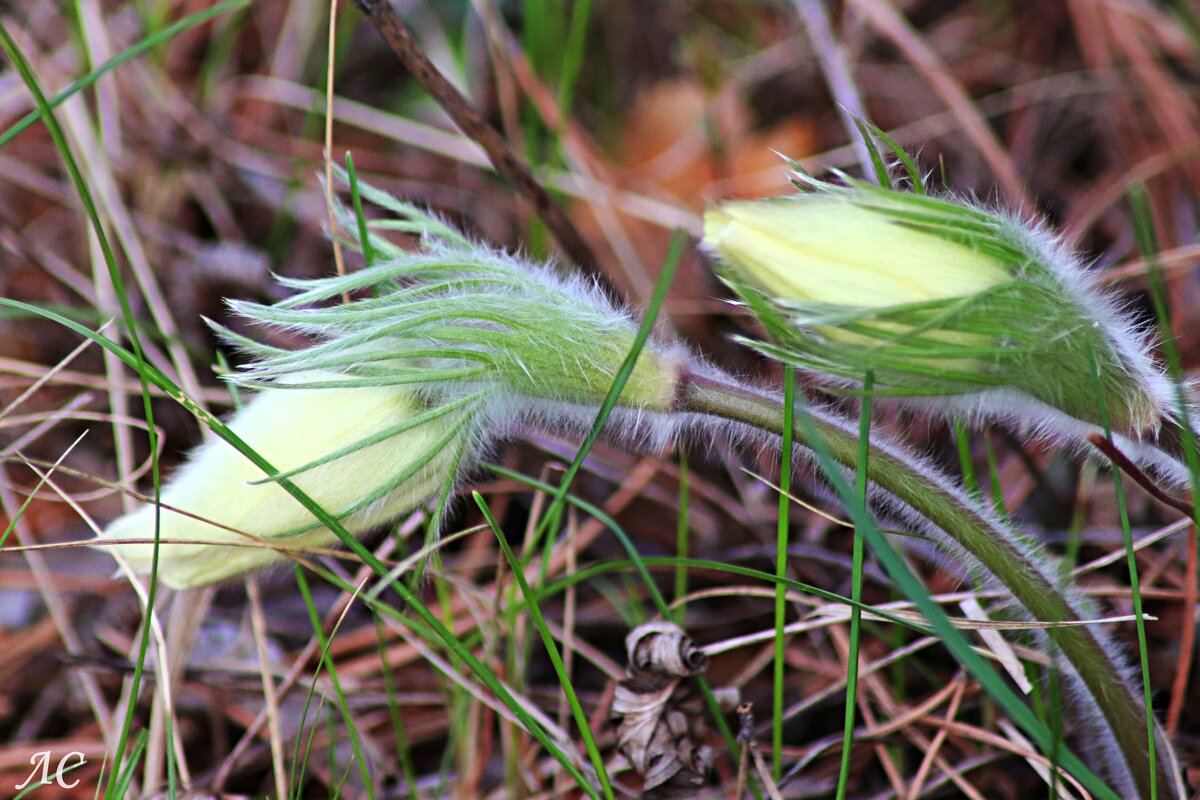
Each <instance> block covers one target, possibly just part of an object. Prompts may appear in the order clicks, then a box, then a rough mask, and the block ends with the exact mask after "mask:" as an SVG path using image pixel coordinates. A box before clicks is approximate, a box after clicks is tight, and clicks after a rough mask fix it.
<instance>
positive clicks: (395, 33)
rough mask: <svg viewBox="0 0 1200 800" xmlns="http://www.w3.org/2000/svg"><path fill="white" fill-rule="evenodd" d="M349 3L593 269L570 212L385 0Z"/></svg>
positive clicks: (577, 258) (595, 268)
mask: <svg viewBox="0 0 1200 800" xmlns="http://www.w3.org/2000/svg"><path fill="white" fill-rule="evenodd" d="M354 3H355V5H357V6H358V7H359V9H361V10H362V12H363V14H365V15H366V17H367V19H369V20H371V22H372V23H373V24H374V25H375V28H376V30H378V31H379V34H380V36H382V37H383V39H384V41H385V42H387V44H388V47H390V48H391V49H392V52H393V53H395V54H396V57H397V58H399V59H400V62H401V63H402V64H404V67H405V69H407V70H408V71H409V73H411V74H412V76H413V78H415V79H416V81H417V83H419V84H421V86H422V87H424V89H425V91H427V92H429V94H431V95H432V96H433V98H434V100H436V101H437V103H438V105H440V106H441V107H442V110H444V111H445V112H446V113H447V114H448V115H449V116H450V119H452V120H453V121H454V124H455V125H457V126H458V128H459V130H461V131H462V132H463V134H465V135H466V136H467V137H468V138H470V139H472V140H473V141H475V143H477V144H478V145H479V146H480V147H482V148H483V151H484V152H485V153H487V156H488V159H489V160H490V161H491V162H492V166H493V167H495V168H496V171H497V172H499V173H500V174H501V175H503V176H504V177H506V178H508V179H509V180H510V181H512V183H513V186H514V187H516V190H517V192H518V193H519V194H521V196H523V197H524V198H525V199H526V200H528V201H529V202H530V203H531V204H532V205H533V207H534V209H535V210H536V211H537V213H538V216H539V217H541V219H542V221H543V222H544V223H546V227H547V228H549V229H550V231H551V233H553V234H554V238H555V239H557V240H558V243H559V244H560V245H562V248H563V250H565V251H566V253H567V255H568V256H569V257H570V258H571V260H572V261H574V262H575V263H576V264H577V265H578V266H580V267H581V268H583V269H585V270H587V271H589V272H592V273H597V274H598V273H599V272H600V267H599V262H597V260H596V256H595V255H594V254H593V253H592V249H591V247H589V246H588V244H587V242H586V241H584V238H583V236H582V235H581V234H580V233H579V230H578V229H577V228H576V227H575V224H574V223H573V222H571V219H570V217H568V216H567V215H566V213H565V212H564V211H563V210H562V208H561V207H560V206H559V205H558V203H556V202H555V201H554V198H552V197H551V196H550V193H549V192H547V191H546V190H545V188H543V187H542V185H541V184H540V183H538V182H537V179H536V178H534V177H533V173H532V172H530V171H529V167H527V166H525V164H524V163H523V162H522V161H521V160H520V159H519V158H517V156H516V155H515V154H514V153H513V151H512V150H511V149H509V147H508V145H507V144H506V143H505V141H504V139H503V137H501V136H500V134H499V132H497V131H496V129H495V128H493V127H492V126H491V125H489V124H488V122H487V120H485V119H484V118H483V115H482V114H480V113H479V111H478V110H476V109H475V107H474V106H472V105H471V104H470V103H469V102H468V101H467V98H465V97H463V95H462V93H461V92H459V91H458V89H456V88H455V87H454V85H453V84H451V83H450V81H448V80H446V77H445V76H444V75H442V73H441V72H440V71H439V70H438V68H437V67H436V66H434V64H433V62H432V61H430V60H429V57H428V56H426V55H425V52H424V51H423V50H422V49H421V46H420V45H419V44H418V43H417V40H416V39H415V38H414V37H413V35H412V32H411V31H410V30H409V29H408V26H406V25H405V24H404V22H403V20H401V19H400V16H399V15H398V14H397V13H396V10H395V9H394V8H392V5H391V3H390V2H389V0H354Z"/></svg>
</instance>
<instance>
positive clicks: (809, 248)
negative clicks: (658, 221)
mask: <svg viewBox="0 0 1200 800" xmlns="http://www.w3.org/2000/svg"><path fill="white" fill-rule="evenodd" d="M704 237H705V241H706V242H707V243H708V244H709V245H710V246H711V247H713V248H714V249H715V250H716V252H717V254H718V255H720V256H721V258H722V259H724V260H725V262H726V263H728V264H730V265H731V266H732V267H733V268H734V269H736V271H737V274H738V276H739V277H741V278H743V279H745V280H747V281H749V282H751V283H753V284H755V285H756V286H757V288H759V289H761V290H763V291H764V292H767V293H768V294H770V295H772V296H774V297H776V298H780V299H784V300H803V301H808V302H814V303H830V304H837V305H847V306H865V307H869V308H878V307H883V306H894V305H903V304H906V303H918V302H922V301H926V300H941V299H947V298H953V297H964V296H967V295H971V294H974V293H976V292H980V291H983V290H985V289H988V288H991V287H992V286H995V285H997V284H1000V283H1002V282H1004V281H1006V280H1009V278H1010V276H1009V273H1008V271H1007V270H1006V269H1005V267H1004V265H1003V264H1002V263H1001V262H999V261H997V260H996V259H994V258H991V257H990V256H986V255H983V254H981V253H979V252H977V251H975V250H973V249H971V248H969V247H966V246H964V245H962V244H959V243H957V242H953V241H950V240H948V239H946V238H944V237H940V236H935V235H933V234H930V233H925V232H923V231H920V230H916V229H914V228H909V227H906V226H904V225H903V224H902V223H901V220H899V219H896V218H891V217H888V216H887V215H885V214H881V213H879V212H877V211H874V210H872V209H869V208H864V207H862V206H860V205H856V204H854V203H852V202H850V201H849V200H847V199H846V198H844V197H840V196H822V195H799V196H795V197H787V198H779V199H775V200H768V201H740V202H731V203H725V204H723V205H721V206H719V207H717V208H712V209H709V211H708V212H707V213H705V215H704Z"/></svg>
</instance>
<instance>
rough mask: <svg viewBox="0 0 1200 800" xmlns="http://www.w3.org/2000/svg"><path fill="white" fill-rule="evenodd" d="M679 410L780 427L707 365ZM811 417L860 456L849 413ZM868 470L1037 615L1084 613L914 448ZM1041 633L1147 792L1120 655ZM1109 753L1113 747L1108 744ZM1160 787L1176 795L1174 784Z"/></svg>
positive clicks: (1146, 770)
mask: <svg viewBox="0 0 1200 800" xmlns="http://www.w3.org/2000/svg"><path fill="white" fill-rule="evenodd" d="M677 397H678V403H679V407H680V410H682V411H685V412H694V413H699V414H704V415H709V416H715V417H720V418H723V419H727V420H732V421H734V422H739V423H743V424H746V425H749V426H752V427H754V428H756V429H758V430H762V431H768V432H771V433H774V434H778V435H782V433H783V419H784V413H783V411H784V407H783V403H782V402H781V401H780V400H779V399H778V398H776V397H771V396H769V395H766V394H760V393H758V392H755V391H753V390H750V389H747V388H745V387H743V386H740V385H737V384H734V383H732V382H729V381H727V380H726V379H723V378H721V377H718V376H714V375H711V374H690V375H687V376H685V378H684V380H683V381H682V385H681V386H680V388H679V393H678V395H677ZM808 414H809V416H810V418H811V423H810V424H809V425H807V426H805V425H800V424H799V423H797V424H796V426H795V429H794V431H793V435H794V437H795V441H796V443H797V444H799V445H800V446H802V447H806V448H812V447H814V443H813V441H812V440H811V439H812V437H811V436H810V435H808V434H809V433H810V432H812V431H815V432H816V433H817V434H818V436H819V437H820V438H821V439H822V440H823V441H822V442H821V443H820V444H819V445H818V446H820V447H822V448H823V449H824V450H825V452H827V453H828V454H829V456H830V457H831V458H832V459H833V460H834V461H836V462H837V463H838V464H840V465H842V466H844V467H846V468H848V469H851V470H852V469H854V468H855V464H856V462H857V459H858V446H859V441H858V434H857V432H856V431H855V430H854V428H853V427H852V425H850V424H849V423H843V422H841V421H839V420H838V419H836V418H835V417H832V416H830V415H827V414H825V413H822V412H820V411H816V410H812V409H810V410H809V411H808ZM868 463H869V466H868V478H869V480H870V481H871V483H872V484H874V485H875V486H876V487H877V488H878V489H879V490H882V491H883V492H885V493H886V494H887V495H889V496H891V497H893V498H895V499H896V500H899V501H900V502H902V503H903V504H904V505H906V506H908V507H909V508H910V509H912V510H913V511H914V512H916V513H917V514H918V515H920V516H921V517H923V518H924V519H926V520H928V521H929V522H931V523H932V524H933V525H934V526H936V527H937V528H938V529H939V530H941V531H942V532H944V533H945V534H946V536H947V537H949V542H947V544H951V545H953V546H955V547H957V548H959V549H961V550H963V551H965V552H966V553H967V554H969V555H970V556H971V557H972V558H973V559H974V560H975V561H977V562H978V563H979V564H980V565H982V566H983V567H984V568H985V569H986V570H987V571H988V572H990V573H991V575H992V576H994V578H995V579H996V580H997V581H998V582H999V583H1001V584H1002V585H1003V586H1004V587H1005V588H1006V589H1007V590H1008V591H1009V592H1011V593H1012V596H1013V598H1014V599H1015V600H1016V601H1017V602H1018V603H1020V605H1021V606H1022V607H1023V608H1024V609H1025V611H1026V612H1027V613H1028V614H1029V615H1030V616H1031V617H1032V618H1033V619H1036V620H1040V621H1046V622H1062V621H1071V620H1079V619H1081V615H1080V613H1079V612H1078V611H1077V610H1076V609H1075V608H1074V607H1073V606H1072V604H1071V603H1070V602H1069V601H1068V600H1067V598H1066V597H1064V596H1063V594H1062V592H1060V591H1059V589H1058V588H1057V587H1056V586H1055V584H1054V582H1053V581H1052V580H1051V578H1050V577H1048V574H1047V572H1046V571H1045V570H1044V569H1043V566H1042V564H1043V563H1044V560H1045V559H1044V557H1035V556H1034V555H1033V553H1032V552H1031V551H1030V549H1029V548H1028V547H1026V546H1025V545H1024V544H1022V543H1021V542H1020V540H1019V539H1018V535H1017V534H1016V532H1015V531H1013V530H1012V529H1010V528H1008V527H1007V526H1006V525H1004V524H1003V523H1001V522H1000V521H998V520H997V519H996V518H995V517H993V516H992V515H991V513H989V512H988V511H986V510H984V509H983V508H981V507H980V506H978V505H977V504H976V503H975V502H974V501H972V500H971V499H970V498H969V497H967V496H966V495H965V494H964V493H963V492H960V491H959V490H958V489H957V488H955V486H954V485H953V483H952V482H951V480H950V479H949V478H948V477H946V476H944V475H942V474H940V473H938V472H936V471H935V470H934V469H932V468H931V467H930V466H929V465H928V464H925V463H924V462H923V461H922V460H921V459H920V458H919V457H917V456H916V455H913V454H911V453H907V452H905V451H904V450H902V449H901V448H899V447H897V446H896V445H895V444H882V443H881V442H880V441H879V440H878V438H876V440H875V441H872V442H871V445H870V455H869V461H868ZM1046 634H1047V635H1048V636H1050V637H1051V638H1052V639H1053V640H1054V641H1055V642H1056V643H1057V644H1058V646H1059V647H1060V648H1061V650H1062V653H1063V655H1064V657H1065V658H1066V659H1067V661H1068V662H1069V663H1070V665H1071V667H1072V668H1073V670H1074V672H1075V673H1076V674H1077V675H1078V676H1079V679H1080V681H1081V683H1082V685H1083V687H1084V688H1086V691H1087V693H1088V694H1089V695H1090V696H1091V698H1090V699H1091V701H1092V702H1093V703H1094V704H1095V707H1096V708H1098V709H1099V711H1100V713H1101V715H1102V716H1103V722H1104V724H1103V728H1104V731H1103V734H1102V735H1104V736H1105V737H1106V738H1109V739H1110V740H1111V742H1112V744H1113V745H1115V749H1116V750H1117V751H1119V753H1120V756H1121V760H1122V761H1123V762H1124V763H1123V765H1110V766H1114V767H1116V770H1115V771H1116V772H1117V773H1119V772H1122V771H1127V772H1128V775H1129V776H1130V778H1131V779H1132V781H1133V782H1134V784H1135V785H1136V787H1137V792H1138V796H1139V797H1141V798H1143V799H1144V800H1149V798H1151V789H1150V787H1151V773H1152V771H1154V768H1152V767H1151V766H1150V764H1149V759H1148V754H1147V747H1146V737H1145V710H1144V709H1143V708H1142V707H1141V704H1140V703H1139V702H1138V699H1137V698H1136V697H1135V696H1134V695H1133V693H1132V692H1131V690H1130V688H1129V686H1128V685H1127V684H1126V682H1125V680H1124V678H1123V677H1122V670H1121V667H1120V665H1119V664H1118V663H1117V662H1116V661H1115V659H1114V656H1113V654H1112V653H1111V652H1110V650H1108V649H1106V648H1105V646H1104V645H1103V643H1102V642H1101V641H1100V639H1099V638H1098V637H1097V632H1096V631H1095V630H1094V629H1093V628H1092V627H1091V626H1076V627H1059V628H1048V629H1047V630H1046ZM1158 749H1159V755H1158V758H1157V759H1156V761H1157V764H1156V768H1157V772H1158V774H1157V784H1158V786H1159V787H1175V786H1177V785H1178V778H1177V777H1176V776H1174V775H1173V774H1172V769H1173V768H1172V759H1171V756H1170V752H1171V751H1170V748H1169V747H1168V746H1167V744H1166V742H1165V741H1162V739H1161V736H1160V748H1158ZM1114 755H1115V754H1114ZM1170 791H1171V794H1170V795H1167V794H1165V793H1164V792H1163V791H1162V789H1161V788H1160V791H1159V795H1160V796H1161V797H1164V798H1166V797H1172V798H1175V799H1176V800H1181V798H1179V796H1178V795H1177V793H1176V790H1173V789H1172V790H1170Z"/></svg>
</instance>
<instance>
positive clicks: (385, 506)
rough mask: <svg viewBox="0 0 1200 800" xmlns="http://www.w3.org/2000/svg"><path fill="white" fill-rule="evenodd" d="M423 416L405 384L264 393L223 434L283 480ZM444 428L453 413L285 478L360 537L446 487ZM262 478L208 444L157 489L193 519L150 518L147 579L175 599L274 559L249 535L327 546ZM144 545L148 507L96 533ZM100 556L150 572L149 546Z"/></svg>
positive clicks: (311, 378) (300, 510)
mask: <svg viewBox="0 0 1200 800" xmlns="http://www.w3.org/2000/svg"><path fill="white" fill-rule="evenodd" d="M336 377H337V375H336V374H333V373H320V372H311V373H306V374H303V375H297V376H294V377H293V378H292V381H291V382H292V383H315V382H318V381H321V380H327V379H331V378H336ZM423 410H424V409H423V407H422V404H421V402H420V400H419V399H418V398H417V396H416V394H415V392H414V391H413V390H412V388H411V387H408V386H384V387H361V388H359V387H356V388H339V389H305V388H299V389H267V390H265V391H262V392H260V393H259V394H257V395H256V396H254V397H253V398H252V399H251V401H250V402H249V403H248V404H247V405H246V406H245V407H244V408H242V409H241V410H240V411H238V412H237V413H236V414H235V415H234V416H233V418H232V419H231V420H230V421H229V423H228V424H229V427H230V428H231V429H232V430H233V431H234V432H235V433H237V434H238V436H240V437H241V438H242V439H243V440H245V441H246V442H247V443H248V444H249V445H250V446H251V447H253V448H254V449H255V450H256V451H257V452H258V453H259V454H260V455H262V456H263V457H264V458H265V459H266V460H267V461H269V462H270V463H271V464H272V465H273V466H275V467H276V468H277V469H278V470H280V471H281V472H286V471H288V470H290V469H295V468H297V467H303V466H304V465H306V464H309V463H310V462H313V461H318V460H322V459H324V458H326V457H328V456H329V455H331V454H334V453H336V452H338V451H340V450H344V449H347V447H348V446H350V445H352V444H353V443H354V442H359V441H361V440H363V439H367V438H369V437H371V436H373V435H377V434H379V435H383V434H386V432H387V431H388V429H389V428H394V427H396V426H397V424H398V423H403V422H404V421H405V420H407V419H411V418H413V417H415V416H416V415H417V414H419V413H421V412H422V411H423ZM456 424H458V425H461V418H459V417H455V416H453V415H447V416H442V417H438V418H436V419H432V420H429V421H427V422H424V423H422V424H420V425H418V426H416V427H414V428H412V429H410V430H405V431H402V432H399V433H396V434H395V435H391V436H386V437H385V438H383V439H382V440H381V441H378V442H375V443H373V444H369V445H367V446H366V447H362V448H361V449H358V450H356V451H354V452H351V453H347V454H345V455H342V456H341V457H338V458H335V459H333V460H329V461H327V462H326V463H322V464H319V465H317V466H313V467H312V468H310V469H307V470H304V471H303V472H301V473H299V474H297V475H294V476H293V477H292V478H291V480H292V481H293V482H294V483H295V484H296V485H297V486H299V487H300V488H301V489H302V490H303V491H304V492H305V493H306V494H308V496H309V497H311V498H312V499H313V500H315V501H316V502H317V503H318V504H320V505H321V507H323V508H324V509H326V510H327V511H329V512H330V513H331V514H333V515H334V516H335V517H339V518H340V519H341V522H342V524H343V525H344V526H345V527H346V528H347V529H348V530H349V531H351V532H352V533H364V532H366V531H368V530H370V529H371V528H373V527H375V526H377V525H380V524H383V523H385V522H387V521H389V520H391V519H394V518H395V517H397V516H398V515H400V514H403V513H404V512H406V511H409V510H411V509H413V508H415V507H416V506H417V505H419V504H420V503H421V502H423V501H425V500H426V499H428V498H429V497H430V496H431V495H433V494H434V493H435V492H436V491H437V490H438V489H439V487H440V486H442V485H443V484H444V483H445V482H446V480H447V478H448V470H449V469H450V463H451V459H450V452H449V451H452V450H453V449H454V448H446V447H445V446H444V445H445V443H446V438H447V437H448V436H453V434H454V432H455V427H456ZM431 452H433V457H432V458H431V459H429V460H428V463H427V464H425V465H424V466H421V467H420V468H419V469H418V470H417V471H416V473H415V474H414V475H412V476H411V477H409V478H408V479H407V480H403V481H401V482H400V483H399V485H397V486H393V485H392V484H394V483H395V482H396V477H397V476H401V475H403V474H404V473H405V472H406V470H410V469H411V468H412V467H413V466H414V465H417V464H418V463H419V461H420V460H421V459H427V458H428V457H429V455H430V453H431ZM264 477H266V476H265V475H264V474H263V472H262V470H260V469H259V468H258V467H256V466H255V465H254V464H252V463H251V462H250V461H249V460H248V459H246V457H245V456H243V455H242V454H241V453H239V452H238V451H237V450H235V449H234V448H233V447H232V446H231V445H229V444H228V443H226V442H225V441H223V440H220V439H214V440H213V441H210V442H207V443H206V444H204V445H202V446H201V447H200V448H198V450H197V451H196V452H195V454H194V455H193V457H192V458H191V460H190V461H189V462H188V463H187V464H186V465H185V466H183V467H182V468H181V469H180V470H179V471H178V472H177V473H176V474H175V476H174V477H173V479H172V480H171V481H170V482H169V483H168V485H167V486H166V487H164V489H163V491H162V502H163V503H165V504H167V505H169V506H172V507H173V508H177V509H179V510H181V511H186V512H188V513H189V514H192V515H195V518H194V517H191V516H184V515H183V514H179V513H176V512H174V511H171V510H168V509H166V508H163V509H162V516H161V523H160V547H159V562H158V576H159V579H160V580H162V582H163V583H165V584H166V585H168V586H171V587H173V588H176V589H180V588H187V587H193V586H202V585H204V584H208V583H213V582H215V581H219V580H222V579H225V578H229V577H232V576H235V575H239V574H241V573H243V572H246V571H248V570H251V569H254V568H256V567H260V566H263V565H265V564H268V563H270V562H273V561H278V560H281V559H282V558H283V556H282V555H280V554H279V553H278V552H276V550H274V549H272V548H271V547H269V546H267V545H264V544H262V543H260V542H256V541H255V540H254V538H253V537H260V538H262V539H267V540H278V543H279V544H280V545H283V546H285V547H286V548H288V549H294V548H306V547H321V546H328V545H331V544H334V543H336V542H337V541H338V539H337V537H336V535H335V534H334V533H333V532H332V531H330V530H329V529H328V528H325V527H324V526H320V525H319V524H318V523H316V521H315V520H314V519H313V516H312V514H310V513H309V512H308V511H307V510H306V509H305V508H304V507H303V506H302V505H300V503H299V502H298V501H297V500H296V499H295V498H293V497H292V496H291V495H290V494H288V493H287V492H286V491H285V490H284V489H283V488H282V487H280V486H279V484H278V483H276V482H265V483H252V482H253V481H259V480H261V479H263V478H264ZM218 525H219V526H225V527H217V526H218ZM229 529H233V530H229ZM235 531H238V532H235ZM239 532H240V533H239ZM243 534H251V536H245V535H243ZM153 537H154V507H153V506H151V505H143V506H142V507H140V508H138V509H137V510H135V511H133V512H131V513H129V514H126V515H125V516H123V517H121V518H120V519H117V520H116V521H114V522H113V523H112V524H111V525H109V526H108V528H107V529H106V530H105V531H104V534H103V538H112V539H133V538H138V539H152V538H153ZM229 544H234V545H238V546H236V547H230V546H228V545H229ZM247 545H248V546H247ZM108 546H111V547H112V548H114V549H115V550H116V551H117V552H118V553H120V555H121V556H122V557H124V558H125V559H126V560H127V561H128V562H129V563H130V564H131V565H132V567H133V568H134V570H135V571H137V572H140V573H146V572H149V571H150V566H151V557H152V555H153V545H152V544H149V543H146V544H119V545H106V547H108Z"/></svg>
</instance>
